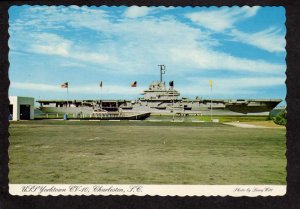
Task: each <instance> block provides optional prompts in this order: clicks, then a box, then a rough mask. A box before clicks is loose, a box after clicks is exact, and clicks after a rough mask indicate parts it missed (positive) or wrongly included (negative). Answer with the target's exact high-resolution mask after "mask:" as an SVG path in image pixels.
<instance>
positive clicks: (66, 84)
mask: <svg viewBox="0 0 300 209" xmlns="http://www.w3.org/2000/svg"><path fill="white" fill-rule="evenodd" d="M212 85H213V81H212V80H209V86H210V89H212ZM60 86H61V88H69V82H65V83H63V84H61V85H60ZM99 86H100V88H102V86H103V82H102V81H100V85H99ZM130 86H131V87H137V81H134V82H133V83H131V84H130ZM169 86H171V87H173V86H174V81H170V82H169Z"/></svg>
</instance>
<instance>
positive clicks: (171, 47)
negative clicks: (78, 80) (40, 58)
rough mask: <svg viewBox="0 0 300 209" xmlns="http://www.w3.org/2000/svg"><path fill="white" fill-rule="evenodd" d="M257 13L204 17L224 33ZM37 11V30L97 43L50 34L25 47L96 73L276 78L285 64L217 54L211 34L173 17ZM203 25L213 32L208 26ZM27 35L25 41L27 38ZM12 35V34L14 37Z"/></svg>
mask: <svg viewBox="0 0 300 209" xmlns="http://www.w3.org/2000/svg"><path fill="white" fill-rule="evenodd" d="M30 8H31V7H30ZM138 8H139V7H138ZM258 8H259V7H241V8H240V7H232V8H228V7H227V8H221V9H219V10H213V11H207V12H206V13H207V14H208V17H211V19H214V20H216V17H218V18H217V19H220V21H221V23H220V24H221V25H220V26H218V27H217V28H218V29H219V30H221V29H226V28H228V27H229V28H230V27H232V26H233V24H234V23H235V22H237V21H238V20H240V19H245V18H249V17H251V16H253V15H255V14H256V12H257V10H258ZM48 9H49V11H51V12H49V11H48V12H45V13H46V14H47V15H46V16H43V15H44V14H43V11H44V10H46V11H47V10H48ZM148 9H149V8H148ZM38 11H39V12H37V13H34V12H32V13H28V14H27V15H28V17H27V19H28V20H32V19H39V20H40V21H41V23H39V24H37V25H31V27H33V28H36V30H40V29H41V27H43V26H44V25H45V24H44V23H47V24H48V25H49V27H56V26H65V27H67V28H68V30H79V29H88V30H87V32H88V33H89V34H93V40H94V43H88V44H86V43H85V41H88V38H86V39H84V40H79V41H78V40H76V39H73V40H72V41H71V40H67V39H66V38H63V37H61V36H58V35H55V34H54V32H52V34H50V32H49V33H48V34H47V33H42V32H35V33H32V36H31V37H30V38H28V39H27V40H26V38H25V40H24V41H25V42H26V44H27V45H28V46H29V47H27V48H29V49H31V50H32V51H33V52H35V53H42V54H48V55H56V56H60V57H61V58H63V59H64V60H65V61H68V62H72V61H76V62H77V63H80V62H85V63H84V64H86V65H88V64H94V65H95V64H96V65H97V67H98V66H99V68H98V69H101V67H105V68H106V69H107V68H109V70H111V71H114V72H118V73H119V74H122V73H123V74H126V75H127V74H130V73H131V74H133V73H134V74H145V75H148V74H156V73H157V71H156V70H154V69H155V67H156V66H157V64H161V63H164V64H166V65H167V66H168V69H172V71H168V72H172V73H173V74H184V73H186V72H189V71H190V72H192V71H195V72H197V71H201V70H202V71H203V70H223V69H225V70H228V71H240V72H242V71H245V72H257V73H275V74H277V73H283V72H284V70H285V68H286V67H285V65H282V64H275V63H270V62H267V61H264V60H252V59H247V58H241V57H236V56H233V55H231V54H228V53H224V52H219V51H217V50H216V49H215V46H217V45H218V44H219V42H218V40H216V39H214V38H212V36H211V33H210V32H204V31H203V30H202V29H199V28H195V27H192V26H190V25H188V24H185V23H183V22H180V21H178V19H176V18H174V17H171V16H167V17H162V18H156V17H149V18H147V19H134V18H132V19H123V18H120V17H117V15H115V16H110V15H109V14H108V13H107V12H105V11H103V10H98V9H97V10H96V9H92V8H89V7H76V6H75V7H51V8H50V7H46V8H44V9H43V10H41V11H40V10H38ZM206 13H205V14H206ZM218 13H219V14H218ZM144 14H145V12H144ZM192 14H198V13H192ZM217 15H219V16H217ZM118 18H119V19H118ZM223 20H224V21H225V22H224V23H222V21H223ZM24 21H25V22H26V20H24ZM207 21H208V20H207ZM216 22H218V21H217V20H216ZM205 24H207V25H208V27H210V25H209V24H208V22H206V23H205ZM216 24H218V23H216ZM19 26H20V24H19ZM212 26H213V25H212ZM12 27H14V26H12ZM45 27H46V26H45ZM26 29H27V26H26V27H25V28H24V31H25V32H26ZM89 30H90V31H89ZM33 31H34V30H33ZM44 31H47V30H44ZM25 32H24V36H26V33H25ZM16 34H19V33H16ZM41 34H42V35H41ZM14 35H15V34H12V36H11V37H14ZM98 37H99V38H98ZM84 38H85V36H84ZM16 39H17V38H16ZM20 40H22V38H21V39H20ZM26 44H25V46H26ZM19 46H24V44H23V43H22V44H19Z"/></svg>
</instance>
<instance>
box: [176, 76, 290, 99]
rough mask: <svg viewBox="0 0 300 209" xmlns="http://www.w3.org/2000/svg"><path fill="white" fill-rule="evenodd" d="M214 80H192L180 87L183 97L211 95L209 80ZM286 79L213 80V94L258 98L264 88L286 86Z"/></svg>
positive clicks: (247, 78) (246, 78)
mask: <svg viewBox="0 0 300 209" xmlns="http://www.w3.org/2000/svg"><path fill="white" fill-rule="evenodd" d="M211 79H212V78H211V77H210V78H190V79H189V80H190V83H189V85H186V86H178V87H176V89H180V91H181V92H182V95H183V96H184V95H185V94H187V95H199V96H202V95H206V96H208V95H209V92H210V87H209V80H211ZM285 79H286V78H285V77H274V76H271V77H242V78H213V94H214V95H216V96H222V95H226V96H237V97H239V95H242V94H248V95H252V96H254V97H255V96H258V95H259V93H260V91H261V89H262V88H269V87H275V86H284V85H285Z"/></svg>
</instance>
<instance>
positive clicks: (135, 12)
mask: <svg viewBox="0 0 300 209" xmlns="http://www.w3.org/2000/svg"><path fill="white" fill-rule="evenodd" d="M150 11H151V8H149V7H145V6H142V7H138V6H131V7H128V9H126V11H125V12H124V16H125V17H127V18H137V17H143V16H146V15H147V14H148V13H149V12H150Z"/></svg>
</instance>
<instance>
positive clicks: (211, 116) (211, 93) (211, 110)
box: [210, 81, 212, 122]
mask: <svg viewBox="0 0 300 209" xmlns="http://www.w3.org/2000/svg"><path fill="white" fill-rule="evenodd" d="M210 121H211V122H212V81H210Z"/></svg>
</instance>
